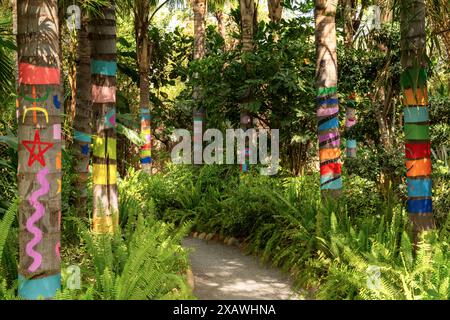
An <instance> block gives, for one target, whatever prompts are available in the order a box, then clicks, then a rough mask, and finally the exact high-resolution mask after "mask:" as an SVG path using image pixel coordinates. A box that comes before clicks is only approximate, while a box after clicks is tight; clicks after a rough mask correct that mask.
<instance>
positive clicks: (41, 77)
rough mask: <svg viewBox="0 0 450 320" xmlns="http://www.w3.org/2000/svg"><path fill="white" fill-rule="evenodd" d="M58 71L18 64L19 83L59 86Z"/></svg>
mask: <svg viewBox="0 0 450 320" xmlns="http://www.w3.org/2000/svg"><path fill="white" fill-rule="evenodd" d="M60 82H61V78H60V73H59V69H57V68H50V67H40V66H35V65H32V64H29V63H25V62H21V63H19V83H20V84H28V85H39V84H48V85H50V84H55V85H56V84H60Z"/></svg>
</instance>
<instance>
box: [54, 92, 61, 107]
mask: <svg viewBox="0 0 450 320" xmlns="http://www.w3.org/2000/svg"><path fill="white" fill-rule="evenodd" d="M53 105H54V106H55V108H56V109H58V110H59V109H61V102H59V98H58V96H57V95H54V96H53Z"/></svg>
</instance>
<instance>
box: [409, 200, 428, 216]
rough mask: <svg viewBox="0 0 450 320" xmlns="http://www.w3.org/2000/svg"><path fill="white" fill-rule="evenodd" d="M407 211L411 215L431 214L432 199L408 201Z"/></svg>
mask: <svg viewBox="0 0 450 320" xmlns="http://www.w3.org/2000/svg"><path fill="white" fill-rule="evenodd" d="M407 210H408V212H409V213H431V212H432V211H433V205H432V201H431V199H420V200H416V199H410V200H408V201H407Z"/></svg>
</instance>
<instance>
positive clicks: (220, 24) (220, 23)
mask: <svg viewBox="0 0 450 320" xmlns="http://www.w3.org/2000/svg"><path fill="white" fill-rule="evenodd" d="M214 16H215V17H216V20H217V29H218V30H219V34H220V36H221V37H222V39H223V42H224V44H223V49H224V50H226V49H227V31H226V29H225V21H224V20H225V19H224V13H223V10H222V9H220V10H217V11H216V12H215V13H214Z"/></svg>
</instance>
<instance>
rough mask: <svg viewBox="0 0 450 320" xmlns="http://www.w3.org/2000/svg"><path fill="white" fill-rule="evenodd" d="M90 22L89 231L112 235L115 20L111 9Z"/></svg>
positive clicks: (114, 220)
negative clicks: (91, 202) (91, 137)
mask: <svg viewBox="0 0 450 320" xmlns="http://www.w3.org/2000/svg"><path fill="white" fill-rule="evenodd" d="M101 11H102V13H101V14H102V15H101V16H100V17H96V18H94V19H92V20H91V22H90V27H91V28H90V39H91V44H92V52H91V74H92V78H91V79H92V90H91V92H92V102H93V105H92V109H93V113H94V132H95V136H94V141H93V144H94V150H93V189H94V199H93V200H94V214H93V230H94V232H96V233H113V232H114V231H115V230H116V229H117V226H118V191H117V184H116V182H117V153H116V146H117V140H116V71H117V64H116V18H115V5H114V1H111V6H109V7H103V8H102V10H101Z"/></svg>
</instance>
